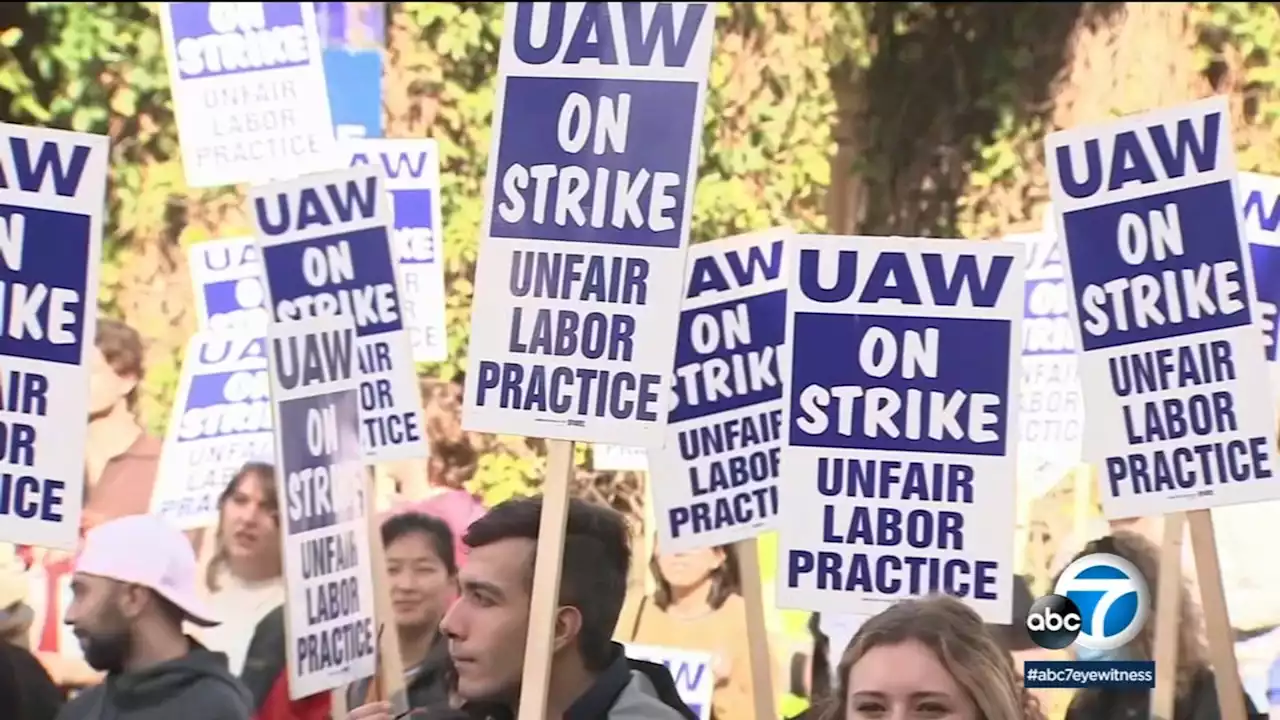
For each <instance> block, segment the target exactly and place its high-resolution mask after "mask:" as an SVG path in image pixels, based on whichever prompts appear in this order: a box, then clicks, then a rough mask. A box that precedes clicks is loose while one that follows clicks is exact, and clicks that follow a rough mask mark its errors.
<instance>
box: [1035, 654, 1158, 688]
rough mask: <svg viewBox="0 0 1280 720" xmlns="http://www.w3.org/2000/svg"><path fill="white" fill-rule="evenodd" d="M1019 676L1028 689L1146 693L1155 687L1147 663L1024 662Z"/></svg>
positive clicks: (1153, 674) (1153, 673) (1153, 668)
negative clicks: (1099, 689) (1088, 689)
mask: <svg viewBox="0 0 1280 720" xmlns="http://www.w3.org/2000/svg"><path fill="white" fill-rule="evenodd" d="M1022 674H1023V677H1024V683H1023V684H1024V685H1026V686H1027V687H1028V688H1109V689H1113V690H1118V689H1130V690H1150V689H1152V688H1154V687H1155V686H1156V664H1155V662H1153V661H1150V660H1116V661H1107V662H1095V661H1089V662H1082V661H1067V660H1028V661H1026V662H1025V663H1023V665H1022Z"/></svg>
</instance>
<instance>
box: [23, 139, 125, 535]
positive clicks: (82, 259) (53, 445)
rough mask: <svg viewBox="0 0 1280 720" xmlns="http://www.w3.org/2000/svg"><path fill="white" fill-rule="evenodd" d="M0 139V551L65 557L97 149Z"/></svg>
mask: <svg viewBox="0 0 1280 720" xmlns="http://www.w3.org/2000/svg"><path fill="white" fill-rule="evenodd" d="M0 134H3V135H4V138H3V139H0V316H2V317H4V319H5V322H4V323H3V325H2V326H0V396H2V398H0V399H2V402H0V542H7V543H17V544H23V545H39V546H42V547H53V548H61V549H65V550H71V549H74V548H75V547H76V544H77V542H78V540H79V537H80V513H81V509H82V505H83V501H84V447H85V442H86V433H87V429H86V428H87V422H88V418H89V411H90V409H91V408H90V407H89V373H90V365H91V359H92V358H93V356H94V355H95V354H96V352H97V351H96V349H95V348H94V344H93V338H94V328H95V327H96V324H97V323H96V320H97V307H98V266H99V264H100V263H101V259H102V224H103V222H104V211H103V202H104V201H105V200H106V187H107V161H108V160H107V138H106V137H104V136H101V135H89V134H87V133H77V132H66V131H63V130H49V129H45V128H33V127H24V126H21V125H10V124H8V123H0ZM28 239H30V240H31V242H30V243H28V242H27V240H28Z"/></svg>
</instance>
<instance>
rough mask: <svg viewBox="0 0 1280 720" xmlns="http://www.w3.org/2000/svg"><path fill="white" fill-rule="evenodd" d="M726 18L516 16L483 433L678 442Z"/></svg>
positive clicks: (479, 391) (645, 9) (489, 261)
mask: <svg viewBox="0 0 1280 720" xmlns="http://www.w3.org/2000/svg"><path fill="white" fill-rule="evenodd" d="M715 16H716V11H715V3H707V2H663V3H657V2H633V3H586V2H546V3H535V2H509V3H507V4H506V22H505V25H504V28H503V35H502V46H501V50H500V53H499V63H498V70H499V78H498V96H497V103H496V106H495V108H494V115H493V127H494V128H495V129H496V132H495V133H494V145H493V151H492V152H491V153H490V154H489V171H488V181H487V184H486V188H485V208H484V215H483V217H482V219H481V228H480V231H481V232H480V234H481V246H480V257H479V259H478V264H477V268H476V281H475V302H474V305H473V310H472V314H471V344H470V347H469V350H468V353H467V354H468V370H467V377H466V392H465V399H464V404H463V411H462V423H463V427H465V428H466V429H468V430H474V431H480V432H491V433H500V434H511V435H525V436H531V437H543V438H550V439H556V440H577V441H582V442H612V443H616V442H626V443H627V444H629V445H633V446H637V447H646V448H647V447H655V446H658V445H660V444H661V443H662V442H663V439H664V431H665V428H666V424H667V402H668V400H667V393H668V387H669V386H670V384H671V377H672V375H671V358H672V356H673V355H674V354H675V345H676V326H677V325H678V322H677V319H678V317H679V312H680V296H679V293H678V290H677V287H678V280H677V279H678V278H682V277H684V266H685V252H686V249H687V247H688V242H689V227H690V215H691V214H692V212H693V189H694V185H695V184H696V174H697V161H698V148H699V142H700V140H701V136H702V110H703V106H704V104H705V95H706V84H707V74H708V72H709V68H710V63H711V43H712V31H713V29H714V25H715Z"/></svg>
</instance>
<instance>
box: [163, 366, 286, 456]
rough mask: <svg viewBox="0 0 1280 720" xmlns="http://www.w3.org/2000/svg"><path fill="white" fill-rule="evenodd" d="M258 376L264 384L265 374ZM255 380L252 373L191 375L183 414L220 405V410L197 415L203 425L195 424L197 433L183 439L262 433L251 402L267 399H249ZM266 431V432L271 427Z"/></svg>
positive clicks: (263, 372)
mask: <svg viewBox="0 0 1280 720" xmlns="http://www.w3.org/2000/svg"><path fill="white" fill-rule="evenodd" d="M261 377H262V380H263V381H264V382H265V380H266V372H265V371H262V373H261ZM254 379H255V373H252V372H227V373H209V374H205V375H193V376H192V378H191V390H190V391H189V393H188V395H187V403H186V408H185V409H186V411H187V412H190V411H192V410H203V409H205V408H215V407H219V406H221V408H220V410H221V411H220V412H214V413H209V414H200V415H199V417H200V418H201V419H202V420H203V422H202V423H200V424H199V425H198V430H199V434H198V435H195V436H184V437H183V438H182V440H184V441H189V440H199V439H201V438H213V437H227V436H232V435H242V434H245V433H260V432H262V431H263V430H264V428H263V427H261V425H260V424H259V423H258V420H259V418H258V415H257V414H256V410H255V408H254V407H253V405H252V404H251V403H252V401H254V400H266V399H267V398H265V397H260V398H254V397H249V396H248V392H249V390H250V388H249V385H250V384H251V383H253V382H254ZM237 393H239V395H237ZM246 403H248V404H246ZM184 418H185V413H184ZM193 429H196V428H193ZM266 429H267V430H269V429H270V428H266Z"/></svg>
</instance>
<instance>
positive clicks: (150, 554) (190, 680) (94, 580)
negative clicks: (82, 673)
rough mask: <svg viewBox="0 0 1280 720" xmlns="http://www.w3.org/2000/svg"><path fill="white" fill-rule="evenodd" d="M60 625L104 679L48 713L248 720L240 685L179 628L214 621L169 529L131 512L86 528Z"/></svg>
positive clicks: (181, 539)
mask: <svg viewBox="0 0 1280 720" xmlns="http://www.w3.org/2000/svg"><path fill="white" fill-rule="evenodd" d="M71 592H72V601H71V606H70V607H69V608H68V609H67V612H66V623H67V624H68V625H71V626H72V627H74V628H75V635H76V637H77V638H78V639H79V641H80V647H81V649H82V650H83V651H84V656H85V661H86V662H88V663H89V665H91V666H92V667H94V668H95V669H97V670H101V671H103V672H105V673H106V674H107V677H106V680H105V681H104V682H103V683H102V684H101V685H97V686H95V687H92V688H89V689H88V690H85V691H84V692H82V693H80V694H79V695H77V696H76V697H75V698H74V699H73V700H72V701H71V702H70V703H68V704H67V705H65V706H63V708H62V712H60V713H59V714H58V720H99V719H100V718H111V720H172V719H173V718H181V720H249V718H250V715H251V713H252V710H251V703H250V698H249V692H248V690H246V689H245V687H244V686H243V685H242V684H241V683H240V681H239V680H237V679H236V678H235V677H233V676H232V675H231V674H230V673H229V672H228V671H227V658H226V656H225V655H223V654H221V653H214V652H210V651H208V650H206V649H204V648H203V647H202V646H201V645H200V644H199V643H197V642H195V641H194V640H192V639H191V638H189V637H187V636H186V635H185V634H184V633H183V632H182V623H183V621H186V620H189V621H191V622H193V623H195V624H197V625H202V626H206V627H208V626H212V625H216V624H218V623H217V621H216V620H215V619H214V618H212V617H211V616H210V614H209V611H208V609H207V608H206V607H205V604H204V602H203V601H202V600H201V599H200V596H199V595H198V593H197V590H196V558H195V553H193V552H192V550H191V544H190V542H188V541H187V539H186V537H185V536H184V535H183V534H182V533H181V532H179V531H178V530H176V529H174V528H172V527H170V526H169V525H167V524H165V522H164V521H163V520H161V519H160V518H158V517H155V516H152V515H132V516H128V517H123V518H120V519H118V520H112V521H109V522H106V523H103V524H102V525H99V526H98V527H96V528H94V529H93V530H90V531H89V533H88V534H87V535H86V536H85V540H84V548H83V549H82V551H81V554H80V557H79V558H77V559H76V565H75V574H74V575H73V577H72V580H71Z"/></svg>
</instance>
